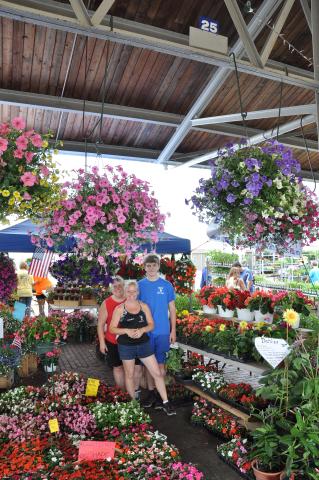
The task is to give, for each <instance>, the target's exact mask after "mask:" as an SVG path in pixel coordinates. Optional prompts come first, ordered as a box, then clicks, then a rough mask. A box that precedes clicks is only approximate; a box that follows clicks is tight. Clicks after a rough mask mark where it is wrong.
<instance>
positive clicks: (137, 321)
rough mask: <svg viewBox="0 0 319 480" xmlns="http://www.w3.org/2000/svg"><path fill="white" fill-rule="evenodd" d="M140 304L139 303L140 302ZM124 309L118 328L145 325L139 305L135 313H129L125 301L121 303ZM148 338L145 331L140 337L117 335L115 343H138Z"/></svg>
mask: <svg viewBox="0 0 319 480" xmlns="http://www.w3.org/2000/svg"><path fill="white" fill-rule="evenodd" d="M140 305H141V304H140ZM123 307H124V311H123V314H122V316H121V318H120V321H119V325H118V326H119V327H120V328H128V329H130V330H131V329H132V330H135V329H138V328H143V327H147V320H146V315H145V312H144V311H143V310H142V307H141V306H140V311H139V312H137V313H130V312H128V311H127V310H126V306H125V303H124V305H123ZM148 340H149V336H148V335H147V333H143V335H142V336H141V337H140V338H130V337H129V336H128V335H127V334H124V335H119V336H118V337H117V343H120V344H121V345H138V344H140V343H145V342H147V341H148Z"/></svg>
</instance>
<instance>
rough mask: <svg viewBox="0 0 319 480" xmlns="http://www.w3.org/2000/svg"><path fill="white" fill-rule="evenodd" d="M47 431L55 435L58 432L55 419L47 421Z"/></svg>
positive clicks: (57, 424) (57, 423)
mask: <svg viewBox="0 0 319 480" xmlns="http://www.w3.org/2000/svg"><path fill="white" fill-rule="evenodd" d="M49 430H50V433H57V432H59V431H60V429H59V422H58V419H57V418H51V420H49Z"/></svg>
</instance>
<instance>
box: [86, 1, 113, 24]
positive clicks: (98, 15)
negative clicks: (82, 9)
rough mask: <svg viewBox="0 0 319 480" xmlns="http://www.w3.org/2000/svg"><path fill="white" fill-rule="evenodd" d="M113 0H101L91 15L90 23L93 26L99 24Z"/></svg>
mask: <svg viewBox="0 0 319 480" xmlns="http://www.w3.org/2000/svg"><path fill="white" fill-rule="evenodd" d="M114 2H115V0H103V1H102V3H101V4H100V6H99V7H98V8H97V10H96V12H94V14H93V15H92V17H91V23H92V25H94V26H95V27H96V26H97V25H100V24H101V23H102V21H103V19H104V17H105V15H106V14H107V12H108V11H109V10H110V8H111V7H112V5H113V4H114Z"/></svg>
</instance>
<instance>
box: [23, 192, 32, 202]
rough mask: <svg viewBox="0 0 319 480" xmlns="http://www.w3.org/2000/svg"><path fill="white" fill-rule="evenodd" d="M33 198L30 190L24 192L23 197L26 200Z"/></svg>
mask: <svg viewBox="0 0 319 480" xmlns="http://www.w3.org/2000/svg"><path fill="white" fill-rule="evenodd" d="M31 198H32V197H31V195H29V194H28V192H24V194H23V199H24V200H31Z"/></svg>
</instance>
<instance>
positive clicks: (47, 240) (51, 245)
mask: <svg viewBox="0 0 319 480" xmlns="http://www.w3.org/2000/svg"><path fill="white" fill-rule="evenodd" d="M46 242H47V246H48V247H53V240H52V238H50V237H49V238H47V239H46Z"/></svg>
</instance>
